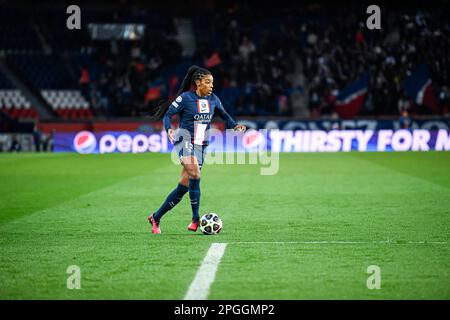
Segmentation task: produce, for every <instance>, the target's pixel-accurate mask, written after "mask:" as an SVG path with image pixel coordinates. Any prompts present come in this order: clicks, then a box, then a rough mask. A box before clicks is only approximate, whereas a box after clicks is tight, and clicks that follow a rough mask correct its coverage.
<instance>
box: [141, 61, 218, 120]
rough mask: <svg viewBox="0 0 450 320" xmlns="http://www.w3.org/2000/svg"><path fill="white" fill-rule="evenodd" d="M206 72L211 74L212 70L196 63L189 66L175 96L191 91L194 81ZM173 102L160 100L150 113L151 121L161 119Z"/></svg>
mask: <svg viewBox="0 0 450 320" xmlns="http://www.w3.org/2000/svg"><path fill="white" fill-rule="evenodd" d="M205 74H211V72H210V71H209V70H207V69H203V68H200V67H199V66H196V65H193V66H191V67H189V69H188V71H187V73H186V75H185V76H184V79H183V82H181V86H180V88H179V89H178V91H177V93H176V95H175V96H176V97H178V96H179V95H180V94H182V93H183V92H185V91H189V88H190V87H191V85H192V83H193V82H194V81H195V80H197V79H201V77H202V76H203V75H205ZM171 103H172V101H170V100H168V99H163V100H160V101H159V102H158V104H157V105H156V106H155V107H153V108H152V109H151V110H150V112H149V113H148V114H149V115H150V120H151V121H159V120H161V119H162V117H163V116H164V114H165V113H166V112H167V110H168V109H169V107H170V104H171Z"/></svg>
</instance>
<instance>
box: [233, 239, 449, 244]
mask: <svg viewBox="0 0 450 320" xmlns="http://www.w3.org/2000/svg"><path fill="white" fill-rule="evenodd" d="M229 244H447V242H446V241H443V242H439V241H395V240H385V241H236V242H229Z"/></svg>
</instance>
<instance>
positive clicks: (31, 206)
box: [0, 153, 169, 224]
mask: <svg viewBox="0 0 450 320" xmlns="http://www.w3.org/2000/svg"><path fill="white" fill-rule="evenodd" d="M163 158H166V155H160V154H151V155H147V156H143V155H78V154H73V153H72V154H63V153H58V154H53V153H47V154H13V155H0V160H2V161H3V162H5V159H8V161H6V163H2V164H1V166H0V180H1V181H2V183H0V194H1V196H0V197H1V201H0V224H2V223H7V222H8V221H11V220H14V219H17V218H19V217H21V216H25V215H28V214H32V213H34V212H36V211H39V210H42V209H45V208H49V207H53V206H55V205H58V204H60V203H61V202H64V201H70V200H73V199H75V198H77V197H79V196H81V195H83V194H87V193H89V192H93V191H96V190H99V189H101V188H104V187H107V186H109V185H111V184H115V183H117V182H120V181H122V180H124V179H128V178H130V177H133V176H136V175H139V174H142V173H149V172H152V171H156V172H157V170H160V169H161V166H167V165H169V163H168V162H163V161H161V159H163Z"/></svg>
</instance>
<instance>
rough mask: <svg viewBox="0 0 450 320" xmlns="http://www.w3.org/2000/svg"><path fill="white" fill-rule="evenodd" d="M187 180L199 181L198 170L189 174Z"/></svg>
mask: <svg viewBox="0 0 450 320" xmlns="http://www.w3.org/2000/svg"><path fill="white" fill-rule="evenodd" d="M189 179H193V180H199V179H200V170H195V171H193V172H191V174H190V175H189Z"/></svg>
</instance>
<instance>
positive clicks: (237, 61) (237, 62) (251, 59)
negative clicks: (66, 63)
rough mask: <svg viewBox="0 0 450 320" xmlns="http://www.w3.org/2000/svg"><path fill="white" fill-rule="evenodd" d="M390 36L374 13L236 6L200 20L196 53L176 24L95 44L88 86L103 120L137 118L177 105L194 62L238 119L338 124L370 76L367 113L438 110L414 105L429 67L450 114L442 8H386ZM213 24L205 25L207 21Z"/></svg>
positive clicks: (86, 72) (447, 34) (88, 50)
mask: <svg viewBox="0 0 450 320" xmlns="http://www.w3.org/2000/svg"><path fill="white" fill-rule="evenodd" d="M381 14H382V16H381V30H369V29H367V27H366V19H367V18H368V14H366V12H365V7H362V6H355V7H348V8H347V9H342V10H340V11H339V12H338V14H337V12H336V10H335V9H333V8H332V7H327V6H321V5H307V6H303V7H301V8H295V7H293V8H284V9H279V10H275V9H273V8H272V9H271V10H269V8H264V7H263V8H258V9H255V7H251V6H247V5H236V4H234V5H230V6H229V7H226V8H223V10H216V11H212V12H199V13H198V15H196V16H194V17H192V25H193V31H194V35H195V41H196V43H195V44H196V45H195V48H196V50H195V52H194V53H193V55H192V56H184V55H182V52H183V47H182V45H181V44H180V42H179V41H178V40H177V28H176V27H175V18H176V17H170V16H169V17H167V18H166V19H163V21H162V23H163V32H161V30H158V31H157V32H154V31H152V29H151V28H147V30H146V33H145V37H144V38H143V39H142V40H139V41H134V42H127V41H110V42H102V43H98V42H95V41H90V42H89V43H87V44H85V46H83V47H82V48H81V52H82V54H83V55H84V56H87V57H88V61H89V63H88V64H86V65H84V66H83V70H82V71H80V86H82V87H83V92H84V93H85V95H86V96H87V97H88V98H89V99H90V102H91V105H92V106H93V108H94V110H95V111H96V112H97V115H105V116H138V115H139V114H141V113H142V112H143V111H145V110H147V109H148V108H149V107H150V106H151V105H152V104H153V103H155V102H156V101H158V100H160V99H161V98H164V97H171V98H174V94H175V92H176V89H177V87H178V86H179V84H180V82H181V80H182V77H183V74H184V72H185V71H186V69H187V67H188V66H189V65H190V64H191V63H196V64H199V65H202V66H205V67H207V68H209V69H210V70H211V71H212V72H213V75H214V76H215V88H214V90H215V92H216V94H218V95H219V96H220V98H221V99H222V101H223V102H224V104H225V106H226V108H227V109H229V111H230V113H231V114H233V115H235V116H239V115H243V116H298V117H312V118H314V117H320V116H332V117H333V116H336V112H335V101H336V94H337V93H338V91H339V90H340V89H342V88H344V87H345V86H347V85H348V84H349V83H351V82H352V81H354V80H356V79H357V78H358V77H360V76H361V75H362V74H363V73H368V74H369V79H370V83H369V89H368V95H367V98H366V100H365V103H364V106H363V108H362V110H361V112H360V114H361V115H369V116H372V115H373V116H379V115H398V114H399V113H404V112H409V113H413V114H427V113H430V112H431V111H430V110H429V109H428V108H426V107H424V106H417V105H415V104H414V103H413V102H412V101H411V99H410V97H408V96H407V95H406V92H405V90H404V86H403V81H404V79H405V78H406V77H407V76H408V75H409V74H410V73H411V71H412V69H413V68H414V67H415V66H417V65H418V64H420V63H426V64H427V65H428V67H429V69H430V73H431V79H432V85H433V90H434V94H435V95H436V99H437V101H438V103H439V111H438V112H439V113H440V114H448V112H449V110H448V107H449V93H450V92H449V89H448V85H449V82H450V79H449V70H450V61H449V59H450V29H449V21H448V19H447V18H448V17H446V16H445V14H444V12H442V11H440V10H439V9H429V10H420V9H411V10H409V11H407V10H400V9H398V8H397V9H393V10H390V9H389V8H385V7H382V11H381ZM205 16H206V18H205Z"/></svg>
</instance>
